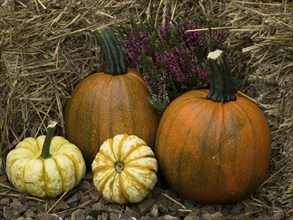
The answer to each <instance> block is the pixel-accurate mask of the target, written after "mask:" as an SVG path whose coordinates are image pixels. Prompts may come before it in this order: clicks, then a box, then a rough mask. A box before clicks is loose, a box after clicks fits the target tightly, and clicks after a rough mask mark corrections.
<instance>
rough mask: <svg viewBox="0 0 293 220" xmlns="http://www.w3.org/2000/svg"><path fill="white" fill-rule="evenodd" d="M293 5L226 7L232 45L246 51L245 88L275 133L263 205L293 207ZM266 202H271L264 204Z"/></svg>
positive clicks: (247, 3) (236, 4)
mask: <svg viewBox="0 0 293 220" xmlns="http://www.w3.org/2000/svg"><path fill="white" fill-rule="evenodd" d="M292 11H293V4H292V2H291V3H288V2H287V1H281V2H280V3H273V4H270V3H267V4H266V3H263V4H260V3H256V2H255V1H232V2H230V3H229V4H227V8H226V12H227V13H226V15H227V18H226V21H229V22H227V23H226V25H229V26H233V27H235V28H234V29H231V33H232V35H231V44H234V45H236V46H237V47H240V48H241V49H242V56H243V59H242V62H244V63H245V65H243V66H242V68H240V70H239V71H238V73H237V74H238V81H240V80H241V81H242V83H238V84H239V85H240V89H241V91H243V92H244V93H246V94H248V95H249V96H250V97H253V100H254V101H255V102H256V103H257V104H258V105H259V106H260V107H261V108H262V110H263V111H264V113H265V114H266V117H267V119H268V121H269V124H270V127H271V131H272V138H273V143H272V149H273V153H272V163H271V166H270V174H269V177H268V179H267V181H266V182H265V183H264V184H263V187H261V189H260V191H259V192H260V194H259V195H261V196H262V197H263V200H260V201H257V203H259V204H263V205H264V204H266V205H269V206H273V204H274V205H276V204H278V205H279V206H280V207H282V208H283V209H287V210H290V209H291V211H290V213H291V214H292V207H293V203H292V202H293V185H292V184H293V163H292V159H293V153H292V146H293V118H292V116H293V102H292V99H293V84H292V81H293V62H292V60H293V13H292ZM264 201H266V202H264Z"/></svg>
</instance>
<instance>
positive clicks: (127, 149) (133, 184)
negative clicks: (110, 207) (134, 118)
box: [92, 134, 158, 204]
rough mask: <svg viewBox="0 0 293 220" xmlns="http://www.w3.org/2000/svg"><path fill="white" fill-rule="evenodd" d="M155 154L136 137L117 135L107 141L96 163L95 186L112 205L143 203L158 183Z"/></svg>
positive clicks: (93, 169)
mask: <svg viewBox="0 0 293 220" xmlns="http://www.w3.org/2000/svg"><path fill="white" fill-rule="evenodd" d="M157 170H158V163H157V160H156V159H155V156H154V152H153V151H152V149H151V148H150V147H148V146H147V145H146V143H145V142H144V141H143V140H142V139H140V138H138V137H137V136H135V135H127V134H122V135H116V136H115V137H114V138H111V139H108V140H106V141H105V142H104V143H103V145H102V146H101V148H100V150H99V152H98V153H97V155H96V158H95V160H94V161H93V163H92V171H93V174H94V177H93V179H94V185H95V187H96V189H97V190H98V192H99V193H101V194H102V195H103V197H104V198H105V199H107V200H109V201H111V202H114V203H118V204H125V203H127V202H131V203H136V202H140V201H141V200H143V199H144V198H145V197H146V196H147V195H148V193H149V192H150V190H152V189H153V188H154V186H155V184H156V182H157V176H156V172H157Z"/></svg>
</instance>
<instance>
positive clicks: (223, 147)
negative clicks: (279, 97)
mask: <svg viewBox="0 0 293 220" xmlns="http://www.w3.org/2000/svg"><path fill="white" fill-rule="evenodd" d="M207 94H208V90H197V91H190V92H188V93H185V94H183V95H182V96H180V97H178V98H177V99H175V100H174V101H173V102H172V103H171V104H170V105H169V106H168V108H167V110H166V111H165V112H164V114H163V116H162V118H161V121H160V124H159V128H158V135H157V142H156V157H157V159H158V162H159V165H160V170H161V172H162V174H163V176H164V178H165V180H166V182H167V183H168V184H169V185H170V186H171V187H172V188H173V189H174V190H175V191H177V192H178V193H180V194H181V195H182V196H184V197H185V198H188V199H192V200H195V201H199V202H204V203H230V202H235V201H239V200H241V199H244V198H245V197H247V196H248V195H249V194H251V193H253V192H254V191H255V190H256V189H257V187H258V186H259V185H260V184H261V183H262V182H263V181H264V179H265V177H266V174H267V171H268V166H269V160H270V155H271V136H270V129H269V126H268V124H267V121H266V119H265V117H264V115H263V114H262V112H261V111H260V110H259V108H258V107H257V106H256V105H255V104H254V103H252V102H251V101H249V100H248V99H246V98H244V97H241V96H238V95H237V101H230V102H228V103H225V104H222V103H220V102H214V101H211V100H207V99H206V96H207Z"/></svg>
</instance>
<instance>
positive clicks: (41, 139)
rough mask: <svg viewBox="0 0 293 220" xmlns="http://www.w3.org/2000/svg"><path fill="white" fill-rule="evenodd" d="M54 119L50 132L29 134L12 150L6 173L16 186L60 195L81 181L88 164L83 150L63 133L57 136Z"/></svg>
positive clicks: (25, 190)
mask: <svg viewBox="0 0 293 220" xmlns="http://www.w3.org/2000/svg"><path fill="white" fill-rule="evenodd" d="M56 125H57V122H55V121H51V122H50V123H49V125H48V128H47V130H48V131H47V135H46V136H45V135H41V136H38V137H37V138H32V137H28V138H25V139H24V140H22V141H21V142H19V143H18V144H17V146H16V147H15V149H13V150H12V151H10V152H9V153H8V155H7V159H6V172H7V176H8V179H9V180H10V181H11V183H12V184H13V186H14V187H15V188H16V189H17V190H18V191H20V192H22V193H29V194H31V195H33V196H37V197H42V198H43V197H56V196H58V195H59V194H61V193H62V192H68V191H70V190H71V189H73V187H75V186H76V185H78V184H79V182H80V181H81V180H82V178H83V177H84V175H85V171H86V165H85V162H84V159H83V156H82V154H81V152H80V150H79V149H78V148H77V147H76V146H75V145H74V144H72V143H70V142H69V141H68V140H66V139H65V138H63V137H61V136H54V130H55V128H56Z"/></svg>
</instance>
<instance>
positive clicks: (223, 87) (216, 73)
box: [207, 50, 237, 103]
mask: <svg viewBox="0 0 293 220" xmlns="http://www.w3.org/2000/svg"><path fill="white" fill-rule="evenodd" d="M208 65H209V68H210V77H211V83H210V90H209V94H208V95H207V99H210V100H213V101H214V102H221V103H226V102H229V101H235V100H236V95H235V94H236V92H237V90H236V89H235V85H234V82H233V76H232V73H231V71H230V67H229V65H228V64H227V62H226V60H225V57H224V56H223V52H222V51H221V50H215V51H213V52H210V53H209V54H208Z"/></svg>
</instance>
